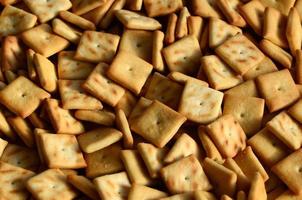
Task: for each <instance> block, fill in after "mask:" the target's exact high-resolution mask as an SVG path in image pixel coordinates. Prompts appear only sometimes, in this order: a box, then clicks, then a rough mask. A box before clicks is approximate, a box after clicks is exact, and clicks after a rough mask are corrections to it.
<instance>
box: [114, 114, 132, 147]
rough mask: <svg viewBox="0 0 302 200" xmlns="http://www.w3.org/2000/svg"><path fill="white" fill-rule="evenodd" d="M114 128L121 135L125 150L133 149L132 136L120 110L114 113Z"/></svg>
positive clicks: (124, 116) (125, 118)
mask: <svg viewBox="0 0 302 200" xmlns="http://www.w3.org/2000/svg"><path fill="white" fill-rule="evenodd" d="M116 126H117V127H118V128H119V130H120V131H121V132H122V133H123V142H124V147H125V148H132V147H133V136H132V133H131V130H130V127H129V123H128V119H127V117H126V115H125V112H124V111H123V110H122V109H118V110H117V111H116Z"/></svg>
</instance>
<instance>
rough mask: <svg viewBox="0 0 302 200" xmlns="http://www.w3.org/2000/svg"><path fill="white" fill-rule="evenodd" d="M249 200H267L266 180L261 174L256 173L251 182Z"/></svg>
mask: <svg viewBox="0 0 302 200" xmlns="http://www.w3.org/2000/svg"><path fill="white" fill-rule="evenodd" d="M248 199H249V200H256V199H257V200H258V199H259V200H265V199H267V195H266V190H265V185H264V180H263V178H262V177H261V174H260V173H259V172H256V173H255V175H254V177H253V179H252V180H251V188H250V191H249V194H248Z"/></svg>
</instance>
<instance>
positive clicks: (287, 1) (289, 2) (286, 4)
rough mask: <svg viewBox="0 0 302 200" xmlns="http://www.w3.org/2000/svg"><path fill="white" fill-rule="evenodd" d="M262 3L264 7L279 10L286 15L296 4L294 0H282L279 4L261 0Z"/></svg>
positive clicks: (271, 0) (270, 0)
mask: <svg viewBox="0 0 302 200" xmlns="http://www.w3.org/2000/svg"><path fill="white" fill-rule="evenodd" d="M260 1H261V2H262V3H263V5H265V6H267V7H268V6H270V7H273V8H276V9H278V10H279V11H280V12H281V13H283V14H284V15H288V13H289V10H290V8H291V7H293V6H294V4H295V1H294V0H281V1H277V2H276V1H273V0H260Z"/></svg>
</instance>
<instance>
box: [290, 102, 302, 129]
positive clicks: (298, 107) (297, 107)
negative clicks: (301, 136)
mask: <svg viewBox="0 0 302 200" xmlns="http://www.w3.org/2000/svg"><path fill="white" fill-rule="evenodd" d="M301 111H302V100H299V101H297V102H296V103H295V104H294V105H293V106H291V107H290V108H289V109H288V114H289V115H290V116H291V117H293V118H294V119H295V120H297V121H298V122H299V123H302V112H301Z"/></svg>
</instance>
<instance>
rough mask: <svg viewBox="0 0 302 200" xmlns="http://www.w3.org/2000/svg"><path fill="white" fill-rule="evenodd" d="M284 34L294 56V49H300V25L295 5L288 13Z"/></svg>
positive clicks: (301, 30) (301, 41)
mask: <svg viewBox="0 0 302 200" xmlns="http://www.w3.org/2000/svg"><path fill="white" fill-rule="evenodd" d="M285 34H286V38H287V41H288V46H289V48H290V51H291V54H292V55H293V56H296V50H299V49H301V43H302V37H301V34H302V26H301V19H300V16H299V13H298V11H297V9H296V8H295V7H293V8H291V10H290V12H289V14H288V18H287V25H286V31H285Z"/></svg>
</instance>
